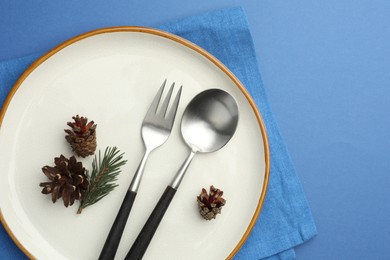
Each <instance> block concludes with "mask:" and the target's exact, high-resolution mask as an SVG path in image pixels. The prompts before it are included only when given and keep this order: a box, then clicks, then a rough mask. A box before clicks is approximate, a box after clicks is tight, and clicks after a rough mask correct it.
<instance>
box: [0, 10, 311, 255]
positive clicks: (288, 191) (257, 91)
mask: <svg viewBox="0 0 390 260" xmlns="http://www.w3.org/2000/svg"><path fill="white" fill-rule="evenodd" d="M157 28H159V29H162V30H165V31H168V32H171V33H174V34H176V35H179V36H181V37H183V38H185V39H188V40H190V41H192V42H194V43H195V44H197V45H199V46H201V47H202V48H204V49H205V50H207V51H208V52H210V53H211V54H213V55H214V56H215V57H217V58H218V59H219V60H220V61H222V62H223V63H224V64H225V65H226V66H227V67H228V68H229V69H230V70H231V71H232V72H233V73H234V74H235V75H236V76H237V77H238V78H239V80H240V81H241V82H242V83H243V85H244V86H245V87H246V88H247V89H248V91H249V92H250V94H251V95H252V97H253V98H254V100H255V102H256V104H257V106H258V108H259V110H260V112H261V115H262V117H263V120H264V122H265V125H266V129H267V133H268V138H269V144H270V157H271V174H270V180H269V186H268V191H267V196H266V199H265V202H264V205H263V208H262V211H261V214H260V216H259V219H258V221H257V223H256V225H255V226H254V228H253V230H252V232H251V234H250V236H249V238H248V240H247V241H246V242H245V244H244V245H243V247H242V248H241V250H240V251H239V252H238V253H237V255H236V256H235V259H269V260H271V259H272V260H274V259H275V260H276V259H294V258H295V252H294V249H293V248H294V247H295V246H297V245H299V244H301V243H303V242H305V241H306V240H308V239H310V238H312V237H313V236H315V235H316V234H317V230H316V226H315V224H314V221H313V218H312V214H311V212H310V209H309V206H308V203H307V200H306V198H305V195H304V192H303V190H302V187H301V183H300V181H299V179H298V176H297V174H296V172H295V170H294V166H293V164H292V161H291V158H290V157H289V154H288V151H287V149H286V146H285V144H284V142H283V139H282V137H281V136H280V133H279V130H278V127H277V125H276V123H275V120H274V118H273V115H272V112H271V109H270V107H269V104H268V102H267V97H266V93H265V89H264V86H263V83H262V79H261V74H260V71H259V67H258V62H257V59H256V54H255V50H254V45H253V42H252V37H251V34H250V31H249V26H248V22H247V20H246V16H245V13H244V11H243V10H242V9H241V8H232V9H226V10H220V11H214V12H210V13H206V14H202V15H198V16H194V17H189V18H185V19H182V20H179V21H174V22H171V23H167V24H165V25H162V26H159V27H157ZM38 56H39V55H32V56H28V57H24V58H19V59H15V60H10V61H5V62H2V63H0V104H1V105H2V104H3V102H4V100H5V97H6V95H7V93H8V92H9V91H10V89H11V88H12V85H13V84H14V83H15V81H16V80H17V78H18V77H19V76H20V75H21V74H22V73H23V71H24V70H25V69H26V68H27V66H28V65H29V64H30V63H32V62H33V61H34V60H35V59H36V58H37V57H38ZM0 245H1V247H2V248H1V250H0V258H4V257H5V258H18V257H20V256H21V254H20V252H19V251H18V249H16V248H15V247H14V246H13V245H12V244H11V243H10V238H9V237H8V236H7V235H5V231H4V229H0ZM3 247H7V248H3Z"/></svg>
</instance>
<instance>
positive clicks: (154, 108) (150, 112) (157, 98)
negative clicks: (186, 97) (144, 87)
mask: <svg viewBox="0 0 390 260" xmlns="http://www.w3.org/2000/svg"><path fill="white" fill-rule="evenodd" d="M165 83H167V79H165V80H164V82H163V84H162V85H161V87H160V89H159V90H158V92H157V94H156V96H155V97H154V99H153V102H152V104H151V105H150V107H149V110H148V112H147V113H146V117H148V116H152V115H154V114H156V111H157V108H158V104H159V103H160V99H161V96H162V93H163V92H164V87H165Z"/></svg>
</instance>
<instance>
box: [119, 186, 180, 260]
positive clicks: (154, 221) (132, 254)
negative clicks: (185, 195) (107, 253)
mask: <svg viewBox="0 0 390 260" xmlns="http://www.w3.org/2000/svg"><path fill="white" fill-rule="evenodd" d="M175 193H176V189H174V188H172V187H171V186H169V185H168V186H167V188H166V189H165V191H164V193H163V194H162V196H161V198H160V200H159V201H158V203H157V205H156V207H155V208H154V210H153V212H152V214H151V215H150V216H149V218H148V220H147V221H146V223H145V225H144V227H143V228H142V230H141V232H140V233H139V235H138V237H137V238H136V240H135V242H134V244H133V245H132V246H131V249H130V251H129V253H127V255H126V258H125V260H130V259H131V260H139V259H142V257H143V255H144V254H145V252H146V249H147V248H148V246H149V243H150V241H151V240H152V238H153V235H154V233H155V232H156V230H157V228H158V226H159V224H160V222H161V220H162V218H163V217H164V214H165V212H166V211H167V209H168V206H169V204H170V203H171V201H172V199H173V196H175Z"/></svg>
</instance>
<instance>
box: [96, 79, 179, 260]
mask: <svg viewBox="0 0 390 260" xmlns="http://www.w3.org/2000/svg"><path fill="white" fill-rule="evenodd" d="M166 82H167V80H165V81H164V83H163V84H162V86H161V87H160V89H159V90H158V92H157V94H156V96H155V98H154V100H153V102H152V104H151V105H150V107H149V110H148V112H147V113H146V116H145V118H144V120H143V122H142V126H141V136H142V140H143V143H144V147H145V152H144V155H143V157H142V160H141V162H140V164H139V166H138V169H137V171H136V173H135V175H134V177H133V179H132V181H131V184H130V187H129V189H128V190H127V193H126V196H125V198H124V200H123V202H122V205H121V207H120V209H119V212H118V214H117V216H116V218H115V221H114V223H113V225H112V227H111V230H110V232H109V234H108V236H107V239H106V242H105V244H104V246H103V249H102V251H101V253H100V256H99V259H101V260H103V259H104V260H108V259H114V257H115V254H116V251H117V249H118V246H119V242H120V240H121V237H122V234H123V230H124V228H125V226H126V222H127V219H128V216H129V214H130V211H131V208H132V206H133V203H134V200H135V197H136V195H137V191H138V188H139V186H140V183H141V179H142V175H143V172H144V167H145V165H146V161H147V159H148V157H149V154H150V153H151V152H152V151H153V150H154V149H156V148H157V147H159V146H161V145H162V144H164V143H165V141H166V140H167V139H168V137H169V135H170V133H171V130H172V126H173V122H174V120H175V116H176V111H177V107H178V105H179V101H180V95H181V90H182V87H180V88H179V90H178V92H177V94H176V97H175V99H174V101H173V103H172V105H171V108H170V109H169V110H168V105H169V101H170V99H171V96H172V92H173V88H174V85H175V83H173V84H172V86H171V87H170V89H169V91H168V94H167V95H166V97H165V99H164V101H163V103H162V104H161V105H160V108H159V103H160V101H161V99H162V94H163V92H164V87H165V84H166Z"/></svg>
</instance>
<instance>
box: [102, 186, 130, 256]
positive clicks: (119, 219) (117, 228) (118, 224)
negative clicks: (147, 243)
mask: <svg viewBox="0 0 390 260" xmlns="http://www.w3.org/2000/svg"><path fill="white" fill-rule="evenodd" d="M136 195H137V193H136V192H134V191H130V190H128V191H127V193H126V196H125V198H124V199H123V202H122V205H121V207H120V209H119V212H118V215H117V216H116V218H115V221H114V224H112V227H111V230H110V233H109V234H108V236H107V239H106V242H105V243H104V246H103V249H102V251H101V253H100V256H99V260H112V259H114V257H115V254H116V251H117V250H118V246H119V242H120V240H121V237H122V234H123V230H124V229H125V226H126V222H127V218H128V217H129V214H130V211H131V208H132V206H133V203H134V200H135V196H136Z"/></svg>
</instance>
